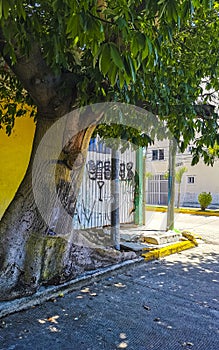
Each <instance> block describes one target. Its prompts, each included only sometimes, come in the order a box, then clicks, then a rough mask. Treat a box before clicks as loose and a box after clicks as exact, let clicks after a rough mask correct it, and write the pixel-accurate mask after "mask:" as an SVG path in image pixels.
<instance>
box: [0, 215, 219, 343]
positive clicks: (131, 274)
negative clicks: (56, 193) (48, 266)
mask: <svg viewBox="0 0 219 350" xmlns="http://www.w3.org/2000/svg"><path fill="white" fill-rule="evenodd" d="M152 216H153V217H151V219H150V220H149V216H147V222H148V229H149V230H150V229H160V228H161V227H158V226H159V225H161V223H162V222H164V221H165V214H163V213H156V214H152ZM175 226H176V227H177V228H179V229H190V230H192V231H193V232H194V233H197V234H201V235H202V237H203V239H204V240H199V246H198V247H196V248H193V249H190V250H187V251H183V252H181V253H180V254H175V255H171V256H168V257H166V258H163V259H161V260H159V261H152V262H147V263H146V262H144V263H142V264H139V265H137V266H135V267H133V268H129V269H128V270H126V271H123V272H121V271H117V273H116V275H112V276H108V277H103V278H100V279H99V280H97V281H95V282H93V283H91V284H90V285H85V286H84V287H82V288H81V289H78V290H76V291H74V292H71V293H69V294H66V295H60V296H59V297H58V298H56V299H52V300H50V301H48V302H44V303H43V304H41V305H39V306H36V307H33V308H31V309H29V310H26V311H22V312H18V313H15V314H13V315H9V316H6V317H4V318H2V319H1V320H0V349H1V350H13V349H17V350H18V349H20V350H21V349H33V350H34V349H37V350H43V349H54V350H55V349H66V350H67V349H69V350H70V349H72V350H82V349H83V350H102V349H106V350H116V349H128V350H150V349H153V350H160V349H162V350H181V349H182V350H183V349H184V350H188V349H192V350H217V349H219V328H218V325H219V259H218V258H219V217H203V216H202V217H200V216H195V215H187V214H177V216H176V225H175Z"/></svg>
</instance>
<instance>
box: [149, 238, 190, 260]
mask: <svg viewBox="0 0 219 350" xmlns="http://www.w3.org/2000/svg"><path fill="white" fill-rule="evenodd" d="M194 247H197V243H195V242H194V241H191V240H186V241H182V242H177V243H174V244H170V245H168V246H166V247H162V248H158V249H154V250H151V251H150V252H147V253H144V254H142V256H143V257H144V259H145V261H150V260H154V259H160V258H163V257H165V256H168V255H171V254H176V253H179V252H181V251H183V250H186V249H190V248H194Z"/></svg>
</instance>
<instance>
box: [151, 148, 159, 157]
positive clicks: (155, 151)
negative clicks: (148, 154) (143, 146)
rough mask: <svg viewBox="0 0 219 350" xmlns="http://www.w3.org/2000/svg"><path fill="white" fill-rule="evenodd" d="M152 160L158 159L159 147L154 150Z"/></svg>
mask: <svg viewBox="0 0 219 350" xmlns="http://www.w3.org/2000/svg"><path fill="white" fill-rule="evenodd" d="M152 160H158V150H157V149H153V150H152Z"/></svg>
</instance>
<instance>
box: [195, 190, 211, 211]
mask: <svg viewBox="0 0 219 350" xmlns="http://www.w3.org/2000/svg"><path fill="white" fill-rule="evenodd" d="M198 201H199V203H200V205H201V210H205V209H206V208H207V207H208V206H209V205H210V204H211V202H212V195H211V194H210V192H209V193H207V192H202V193H200V194H199V196H198Z"/></svg>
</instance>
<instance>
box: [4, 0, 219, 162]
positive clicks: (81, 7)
mask: <svg viewBox="0 0 219 350" xmlns="http://www.w3.org/2000/svg"><path fill="white" fill-rule="evenodd" d="M218 10H219V3H218V1H206V0H203V1H201V0H193V1H192V0H181V1H176V0H160V1H153V0H148V1H146V0H139V1H133V0H129V1H124V0H119V1H118V0H117V1H116V0H109V1H104V0H90V1H71V0H64V1H61V0H49V1H44V0H42V1H38V2H35V1H31V0H29V1H22V2H21V1H19V0H13V1H12V0H4V1H3V0H0V28H1V29H0V40H1V41H0V52H1V56H2V61H1V72H0V74H1V84H0V98H1V101H4V110H1V111H0V126H1V125H3V124H5V125H6V127H7V128H6V132H7V133H8V134H10V131H11V127H13V124H14V117H15V116H16V115H17V116H20V115H22V114H23V113H24V111H25V107H24V102H27V103H29V104H33V105H35V106H36V107H37V112H36V117H37V118H39V117H40V115H41V116H42V115H43V114H44V115H46V114H48V115H52V114H53V115H54V117H57V115H61V114H64V113H65V112H66V110H65V109H63V108H62V104H63V99H66V91H69V94H67V95H68V98H69V101H68V103H69V106H68V109H72V108H74V107H78V106H82V105H86V104H90V103H96V102H104V101H120V102H127V103H132V104H136V105H139V106H141V107H144V108H147V109H149V110H151V111H152V112H153V113H155V114H158V115H159V117H160V118H162V119H163V120H165V122H166V123H167V126H168V127H169V128H170V130H171V132H172V133H173V135H174V136H175V137H176V138H177V140H178V142H179V144H180V146H181V150H182V151H183V150H184V149H185V148H186V146H187V145H188V143H189V142H190V141H191V140H192V141H193V144H194V160H193V163H194V164H195V163H196V162H197V161H198V159H199V157H200V155H201V156H203V157H204V160H205V161H206V162H207V163H208V162H211V160H212V159H213V156H212V153H209V152H208V151H207V150H208V148H209V147H213V146H214V145H215V142H217V143H219V136H218V115H217V113H215V112H214V110H213V109H212V108H210V107H209V104H210V103H211V101H210V99H211V96H212V95H213V93H212V90H213V91H217V92H218V85H219V83H218V47H219V42H218V41H219V39H218V38H219V35H218V34H219V26H218V21H219V17H218ZM203 79H207V80H208V81H207V84H206V89H207V91H203V90H202V83H203ZM200 95H202V97H203V98H202V106H201V108H199V109H198V108H197V99H198V97H199V96H200ZM66 100H68V99H66ZM17 102H19V103H20V104H19V108H17V107H16V103H17ZM203 104H206V106H204V108H203ZM50 107H51V108H50ZM34 111H35V110H33V113H32V114H34ZM54 111H55V112H54ZM100 129H101V128H100ZM120 129H121V128H120V127H118V130H117V131H116V126H115V125H113V130H114V131H113V133H114V134H115V133H116V132H117V134H118V135H119V134H120V133H121V130H120ZM100 133H101V130H100ZM196 133H198V134H199V138H196ZM102 134H103V135H104V128H102ZM127 134H130V132H128V133H127ZM135 136H136V135H135ZM139 138H140V139H141V141H139V142H140V144H144V142H145V144H146V143H147V142H148V138H147V137H146V138H145V141H144V140H143V141H142V136H140V135H139ZM206 149H207V150H206ZM211 158H212V159H211Z"/></svg>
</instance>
